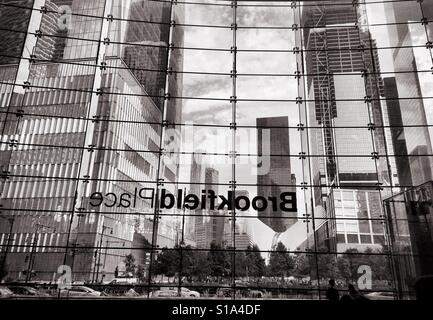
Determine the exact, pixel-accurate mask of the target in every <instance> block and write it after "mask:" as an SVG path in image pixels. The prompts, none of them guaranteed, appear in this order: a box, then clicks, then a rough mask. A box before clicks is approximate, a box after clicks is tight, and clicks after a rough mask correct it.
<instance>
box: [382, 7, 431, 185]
mask: <svg viewBox="0 0 433 320" xmlns="http://www.w3.org/2000/svg"><path fill="white" fill-rule="evenodd" d="M385 8H386V9H387V12H389V14H388V15H387V21H388V22H389V23H390V24H389V25H388V31H389V35H390V37H389V39H390V45H391V47H392V48H393V49H392V56H393V60H394V67H395V71H396V74H395V86H396V93H397V94H398V96H399V97H405V98H406V99H402V100H399V101H398V103H399V104H400V110H401V123H402V125H404V126H406V127H405V128H404V140H405V143H406V147H407V153H408V155H409V158H408V159H409V168H410V171H409V172H407V174H410V178H411V181H410V182H411V183H409V184H407V186H410V185H413V186H418V185H421V184H423V183H424V182H427V181H430V180H432V179H433V171H432V167H433V157H431V156H425V155H431V154H432V139H433V130H432V128H431V125H432V124H433V116H432V113H431V112H430V111H429V110H430V109H431V107H432V104H431V101H428V100H424V99H420V98H419V97H422V96H424V95H429V94H430V92H428V90H429V87H428V86H426V83H427V82H429V81H430V80H429V79H423V80H424V81H421V80H422V77H424V76H423V74H420V73H418V72H417V71H419V70H424V69H426V68H427V67H426V66H428V68H427V69H429V68H430V67H431V63H432V62H431V57H430V55H429V54H425V55H420V54H419V53H418V52H415V50H414V48H412V46H415V45H418V44H419V43H421V44H422V45H424V42H426V41H427V39H428V38H427V33H430V34H431V33H432V32H433V26H432V25H431V23H430V24H427V25H425V27H424V26H422V25H419V26H418V25H416V24H414V25H412V24H406V23H407V22H413V21H420V20H421V19H422V18H423V17H427V19H428V17H431V15H432V14H433V3H431V2H429V1H426V2H423V3H401V4H395V3H389V4H385ZM423 14H424V15H423ZM426 31H427V33H426ZM423 39H425V41H423ZM408 98H413V99H408ZM428 126H430V127H428ZM397 130H398V129H397ZM420 155H424V156H420ZM406 178H407V177H406ZM405 180H406V182H409V181H408V180H407V179H405Z"/></svg>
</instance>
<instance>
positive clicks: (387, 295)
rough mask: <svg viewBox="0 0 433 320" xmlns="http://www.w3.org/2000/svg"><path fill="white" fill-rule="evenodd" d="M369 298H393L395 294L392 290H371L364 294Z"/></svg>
mask: <svg viewBox="0 0 433 320" xmlns="http://www.w3.org/2000/svg"><path fill="white" fill-rule="evenodd" d="M364 297H366V298H367V299H369V300H395V294H394V293H393V292H371V293H367V294H364Z"/></svg>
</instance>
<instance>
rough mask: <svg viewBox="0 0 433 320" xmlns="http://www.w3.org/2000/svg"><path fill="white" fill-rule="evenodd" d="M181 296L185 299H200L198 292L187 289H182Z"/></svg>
mask: <svg viewBox="0 0 433 320" xmlns="http://www.w3.org/2000/svg"><path fill="white" fill-rule="evenodd" d="M180 294H181V296H182V297H185V298H200V293H198V292H197V291H193V290H189V289H187V288H183V287H182V288H180Z"/></svg>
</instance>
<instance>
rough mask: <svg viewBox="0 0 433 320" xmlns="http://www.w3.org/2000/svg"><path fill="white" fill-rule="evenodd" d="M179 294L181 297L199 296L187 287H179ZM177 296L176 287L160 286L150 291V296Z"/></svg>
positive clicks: (177, 290)
mask: <svg viewBox="0 0 433 320" xmlns="http://www.w3.org/2000/svg"><path fill="white" fill-rule="evenodd" d="M180 296H181V297H183V298H200V293H198V292H197V291H193V290H189V289H187V288H183V287H182V288H180ZM174 297H179V289H178V288H174V287H171V288H161V290H156V291H154V292H153V293H152V298H174Z"/></svg>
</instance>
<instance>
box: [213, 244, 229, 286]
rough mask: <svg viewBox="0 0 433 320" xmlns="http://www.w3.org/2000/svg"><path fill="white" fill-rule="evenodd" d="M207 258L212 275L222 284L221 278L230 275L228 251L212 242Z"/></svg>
mask: <svg viewBox="0 0 433 320" xmlns="http://www.w3.org/2000/svg"><path fill="white" fill-rule="evenodd" d="M207 257H208V261H209V264H210V269H211V274H212V275H213V276H214V277H217V278H218V282H220V280H221V277H226V276H228V275H229V274H230V270H231V268H230V266H231V260H230V256H229V254H228V253H227V251H224V250H222V248H221V246H219V245H217V244H216V243H215V242H212V243H211V245H210V250H209V252H208V256H207Z"/></svg>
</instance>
